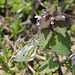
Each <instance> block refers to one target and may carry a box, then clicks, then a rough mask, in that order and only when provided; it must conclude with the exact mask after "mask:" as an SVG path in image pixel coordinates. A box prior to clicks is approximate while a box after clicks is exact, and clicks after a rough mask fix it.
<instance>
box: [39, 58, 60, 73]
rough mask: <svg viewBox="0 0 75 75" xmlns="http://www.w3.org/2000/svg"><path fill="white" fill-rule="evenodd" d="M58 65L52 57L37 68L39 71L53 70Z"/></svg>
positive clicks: (47, 71)
mask: <svg viewBox="0 0 75 75" xmlns="http://www.w3.org/2000/svg"><path fill="white" fill-rule="evenodd" d="M58 67H59V64H58V63H55V62H53V57H52V58H50V59H49V60H47V61H46V62H45V63H44V64H43V65H42V66H41V67H40V68H39V70H38V72H40V73H49V72H54V71H55V70H57V69H58Z"/></svg>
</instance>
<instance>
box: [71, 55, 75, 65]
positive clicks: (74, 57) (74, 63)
mask: <svg viewBox="0 0 75 75" xmlns="http://www.w3.org/2000/svg"><path fill="white" fill-rule="evenodd" d="M72 56H73V55H72ZM71 59H72V61H73V64H72V65H75V55H74V56H73V57H72V58H71Z"/></svg>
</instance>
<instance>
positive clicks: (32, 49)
mask: <svg viewBox="0 0 75 75" xmlns="http://www.w3.org/2000/svg"><path fill="white" fill-rule="evenodd" d="M37 46H38V40H36V39H35V38H34V39H33V40H32V41H31V42H30V43H28V44H26V45H25V46H24V47H23V49H22V50H21V51H19V53H18V54H17V55H16V57H15V61H17V62H22V61H26V62H28V61H31V60H33V59H34V56H35V54H36V50H37Z"/></svg>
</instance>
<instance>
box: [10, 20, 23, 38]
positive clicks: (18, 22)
mask: <svg viewBox="0 0 75 75" xmlns="http://www.w3.org/2000/svg"><path fill="white" fill-rule="evenodd" d="M21 26H22V24H21V20H19V19H17V20H16V21H15V22H14V24H13V26H12V27H11V29H12V30H13V33H12V34H11V36H10V37H9V38H12V37H13V36H14V35H15V34H18V33H20V32H22V31H23V30H24V28H21Z"/></svg>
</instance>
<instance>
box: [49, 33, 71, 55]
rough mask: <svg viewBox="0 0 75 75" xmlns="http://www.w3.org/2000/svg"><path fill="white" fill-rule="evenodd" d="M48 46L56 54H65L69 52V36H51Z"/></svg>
mask: <svg viewBox="0 0 75 75" xmlns="http://www.w3.org/2000/svg"><path fill="white" fill-rule="evenodd" d="M49 48H51V49H52V50H53V51H55V52H56V53H57V54H60V55H66V56H68V55H69V54H70V37H69V35H68V34H66V38H65V37H63V36H62V35H60V34H58V35H56V36H54V37H52V38H51V40H50V42H49Z"/></svg>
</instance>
